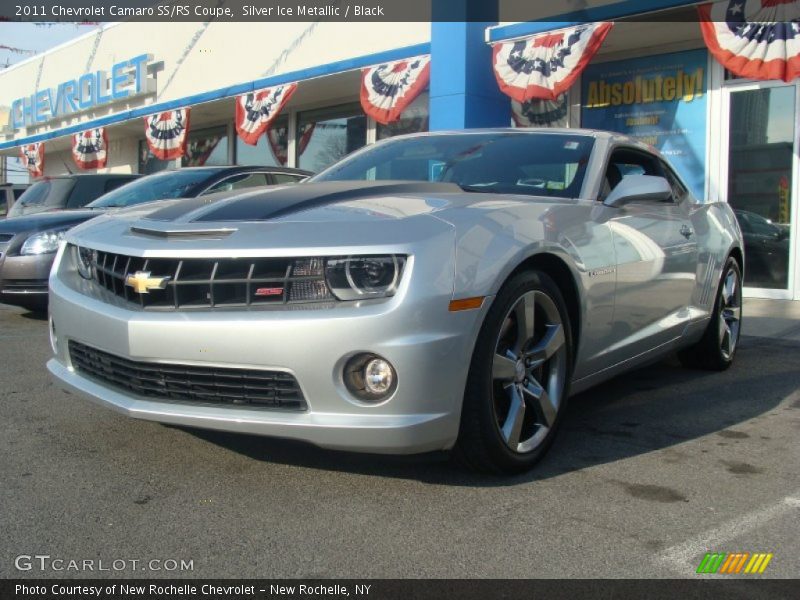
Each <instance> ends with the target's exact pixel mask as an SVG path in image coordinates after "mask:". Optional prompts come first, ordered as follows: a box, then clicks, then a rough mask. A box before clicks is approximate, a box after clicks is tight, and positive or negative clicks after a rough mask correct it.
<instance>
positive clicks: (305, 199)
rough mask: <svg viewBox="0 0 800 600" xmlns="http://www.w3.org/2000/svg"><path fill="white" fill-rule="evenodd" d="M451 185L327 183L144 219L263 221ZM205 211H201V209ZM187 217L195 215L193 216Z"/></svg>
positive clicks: (196, 203)
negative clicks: (363, 200)
mask: <svg viewBox="0 0 800 600" xmlns="http://www.w3.org/2000/svg"><path fill="white" fill-rule="evenodd" d="M460 191H461V188H459V187H458V186H457V185H455V184H452V183H427V182H404V181H331V182H324V183H300V184H297V185H292V186H287V187H282V188H274V189H272V190H270V189H264V190H258V191H248V192H245V193H241V194H237V195H235V196H233V197H227V198H226V199H224V200H221V201H218V202H209V201H208V200H204V199H202V198H195V199H191V200H185V201H182V202H178V203H176V204H173V205H171V206H168V207H166V208H163V209H161V210H159V211H156V212H154V213H152V214H151V215H149V216H148V217H146V219H147V220H153V221H176V220H178V219H180V218H181V217H187V219H186V220H187V221H188V222H193V223H200V222H226V221H266V220H269V219H276V218H279V217H285V216H287V215H291V214H295V213H299V212H302V211H305V210H309V209H312V208H316V207H318V206H325V205H328V204H334V203H336V202H346V201H349V200H355V199H363V198H372V197H381V196H388V195H404V194H422V195H424V194H445V193H457V192H460ZM206 205H207V206H208V209H204V206H206ZM191 213H195V214H194V215H193V214H191Z"/></svg>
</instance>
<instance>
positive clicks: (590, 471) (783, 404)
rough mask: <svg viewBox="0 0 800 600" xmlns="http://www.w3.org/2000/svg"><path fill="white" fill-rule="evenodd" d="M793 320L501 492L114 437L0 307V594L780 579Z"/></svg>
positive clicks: (597, 428)
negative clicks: (742, 560) (716, 561)
mask: <svg viewBox="0 0 800 600" xmlns="http://www.w3.org/2000/svg"><path fill="white" fill-rule="evenodd" d="M754 306H755V305H754ZM792 310H794V309H792ZM746 312H747V308H746ZM764 313H765V314H764V315H762V316H761V317H758V316H757V315H756V316H754V317H753V322H754V324H757V326H754V327H753V328H752V329H750V328H749V326H748V324H747V321H745V326H744V327H745V332H746V333H751V334H752V333H761V334H762V335H766V333H765V332H769V331H771V330H770V329H769V327H768V324H769V323H768V322H769V315H770V314H771V313H773V310H772V309H769V308H768V309H765V311H764ZM757 318H761V319H762V322H761V323H760V324H758V321H757ZM794 318H795V317H794V316H793V315H792V314H789V315H788V316H787V317H786V319H787V322H786V323H784V325H785V327H783V329H781V330H780V331H778V329H780V328H774V329H775V331H772V332H771V337H754V336H748V337H744V338H743V340H742V343H741V347H740V351H739V355H738V358H737V362H736V364H735V366H734V367H733V368H732V369H731V370H730V371H728V372H726V373H721V374H720V373H705V372H700V371H688V370H685V369H682V368H681V367H680V366H679V365H678V363H677V362H676V361H675V360H674V359H669V360H665V361H663V362H661V363H659V364H656V365H653V366H651V367H647V368H645V369H642V370H639V371H636V372H634V373H630V374H628V375H626V376H623V377H620V378H618V379H616V380H614V381H612V382H609V383H607V384H604V385H602V386H600V387H598V388H596V389H594V390H592V391H590V392H588V393H585V394H582V395H580V396H576V397H574V398H572V400H571V401H570V405H569V407H568V413H567V415H566V418H565V422H564V427H563V430H562V432H561V435H560V437H559V438H558V440H557V441H556V443H555V445H554V446H553V448H552V450H551V452H550V454H549V456H548V457H547V458H546V459H545V460H544V461H543V462H542V463H541V464H540V465H539V467H538V468H537V469H536V470H535V471H534V472H532V473H530V474H528V475H525V476H521V477H514V478H506V479H503V478H496V477H483V476H477V475H473V474H470V473H468V472H465V471H463V470H461V469H459V468H458V467H455V466H453V465H452V464H451V463H449V462H448V461H447V460H446V457H443V456H441V455H432V456H425V457H410V458H408V457H406V458H393V457H380V456H362V455H353V454H344V453H334V452H330V451H324V450H319V449H316V448H313V447H309V446H306V445H301V444H298V443H290V442H286V441H278V440H269V439H264V438H257V437H251V436H239V435H231V434H224V433H215V432H210V431H200V430H188V429H179V428H173V427H166V426H162V425H159V424H156V423H149V422H142V421H136V420H132V419H128V418H126V417H123V416H121V415H118V414H116V413H113V412H110V411H108V410H104V409H102V408H100V407H98V406H96V405H94V404H91V403H89V402H88V401H85V400H83V399H81V398H79V397H76V396H71V395H67V394H65V393H63V392H61V391H60V390H58V389H57V388H56V387H55V386H54V384H53V383H52V382H51V381H50V379H49V377H48V375H47V374H46V371H45V368H44V363H45V361H46V360H47V359H48V358H49V355H50V349H49V343H48V337H47V323H46V321H45V320H41V319H39V318H36V317H35V316H34V315H31V314H28V313H26V312H25V311H23V310H19V309H14V308H10V307H3V306H0V478H1V479H0V481H1V482H2V484H1V485H0V531H2V535H0V577H64V576H68V577H97V576H101V577H105V576H128V577H131V576H138V577H202V578H213V577H265V578H279V577H289V578H295V577H303V578H311V577H321V578H328V577H338V578H344V577H353V578H362V577H400V578H416V577H491V578H505V577H513V578H517V577H523V578H528V577H583V578H593V577H662V578H665V577H669V578H672V577H699V576H698V575H696V574H695V570H696V569H697V566H698V565H699V563H700V561H701V559H702V558H703V556H704V554H705V553H706V552H729V553H730V552H751V553H754V552H769V553H772V554H773V555H774V556H773V558H772V561H771V562H770V564H769V566H768V568H767V570H766V571H765V573H764V575H762V577H798V576H799V575H800V518H799V517H800V477H798V473H799V472H800V444H798V437H800V339H795V337H797V336H795V335H794V333H795V330H797V331H800V328H797V326H796V323H800V321H793V319H794ZM781 331H785V332H786V335H783V334H781ZM36 555H39V556H49V557H50V558H47V559H35V558H30V559H28V558H25V557H28V556H30V557H33V556H36ZM19 557H22V558H19ZM58 560H61V561H63V562H60V563H59V562H55V561H58ZM70 561H75V562H74V563H73V562H70ZM83 561H90V562H88V563H85V562H83ZM114 561H117V562H116V563H115V562H114ZM120 561H124V562H120ZM133 561H136V562H133ZM150 561H157V562H150ZM170 561H175V563H173V562H170ZM181 561H184V563H185V565H186V567H185V570H183V571H181V570H180V568H179V567H178V565H180V562H181ZM87 564H88V565H91V566H92V569H91V570H89V569H85V567H86V565H87ZM189 564H190V565H191V570H189ZM42 565H44V569H42ZM81 565H83V566H81ZM54 566H58V567H60V568H61V569H62V570H54ZM72 567H76V568H72ZM116 567H122V568H120V569H117V568H116ZM101 568H105V569H108V570H99V569H101ZM173 568H176V569H178V570H167V569H173ZM20 569H23V570H20Z"/></svg>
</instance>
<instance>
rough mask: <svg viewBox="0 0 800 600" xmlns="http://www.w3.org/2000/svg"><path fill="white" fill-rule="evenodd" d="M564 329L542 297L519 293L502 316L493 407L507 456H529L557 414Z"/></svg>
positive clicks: (551, 304)
mask: <svg viewBox="0 0 800 600" xmlns="http://www.w3.org/2000/svg"><path fill="white" fill-rule="evenodd" d="M565 341H566V340H565V337H564V326H563V324H562V322H561V316H560V315H559V312H558V308H556V305H555V303H554V302H553V300H552V299H551V298H550V297H549V296H548V295H547V294H546V293H544V292H541V291H532V292H527V293H525V294H523V295H522V296H521V297H520V298H519V299H518V300H517V302H516V303H515V304H514V306H513V307H512V308H511V310H510V311H509V312H508V314H507V315H506V318H505V320H504V322H503V326H502V328H501V330H500V334H499V336H498V339H497V344H496V346H495V354H494V363H493V365H492V379H493V383H494V385H493V390H492V392H493V398H492V400H493V407H494V411H495V416H496V418H497V424H498V427H499V428H500V431H501V433H502V436H503V439H504V440H505V442H506V444H507V445H508V447H509V449H511V450H512V451H513V452H522V453H525V452H529V451H531V450H532V449H534V448H535V447H536V446H538V445H539V444H540V443H541V441H542V440H543V439H544V438H545V437H546V436H547V433H548V431H550V428H551V427H552V426H553V424H554V423H555V420H556V415H557V413H558V407H559V403H560V401H561V396H562V392H563V389H564V383H565V375H566V370H567V363H566V352H565V350H566V348H565Z"/></svg>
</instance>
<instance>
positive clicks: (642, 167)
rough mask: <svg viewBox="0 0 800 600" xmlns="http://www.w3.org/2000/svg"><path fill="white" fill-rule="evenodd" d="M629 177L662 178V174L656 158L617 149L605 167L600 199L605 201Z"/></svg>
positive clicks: (637, 151) (631, 150) (640, 152)
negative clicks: (653, 176)
mask: <svg viewBox="0 0 800 600" xmlns="http://www.w3.org/2000/svg"><path fill="white" fill-rule="evenodd" d="M631 175H655V176H659V177H663V175H664V173H663V170H662V168H661V165H660V164H659V161H658V159H657V158H656V157H654V156H652V155H650V154H647V153H645V152H642V151H640V150H634V149H628V148H619V149H617V150H614V152H613V153H612V154H611V159H610V160H609V161H608V167H606V176H605V181H604V182H603V185H602V186H601V188H600V198H599V200H600V201H601V202H602V201H603V200H605V199H606V198H607V197H608V195H609V194H610V193H611V192H612V190H613V189H614V188H615V187H617V186H618V185H619V184H620V182H621V181H622V180H623V179H625V178H626V177H629V176H631Z"/></svg>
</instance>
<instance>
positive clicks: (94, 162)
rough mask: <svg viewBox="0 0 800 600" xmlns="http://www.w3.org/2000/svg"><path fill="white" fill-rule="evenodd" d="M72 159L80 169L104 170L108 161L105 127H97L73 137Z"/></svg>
mask: <svg viewBox="0 0 800 600" xmlns="http://www.w3.org/2000/svg"><path fill="white" fill-rule="evenodd" d="M72 158H74V159H75V164H76V165H78V168H79V169H84V170H88V169H103V168H105V166H106V162H107V160H108V136H107V135H106V128H105V127H96V128H94V129H89V130H88V131H84V132H82V133H76V134H74V135H73V136H72Z"/></svg>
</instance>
